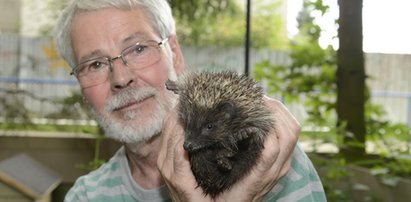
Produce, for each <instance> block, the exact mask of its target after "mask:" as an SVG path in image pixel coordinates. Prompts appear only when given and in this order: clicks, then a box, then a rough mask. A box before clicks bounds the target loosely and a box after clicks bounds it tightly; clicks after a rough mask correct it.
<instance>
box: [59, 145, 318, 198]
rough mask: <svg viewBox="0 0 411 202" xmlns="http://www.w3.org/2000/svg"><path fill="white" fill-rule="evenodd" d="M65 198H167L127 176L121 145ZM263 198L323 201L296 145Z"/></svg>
mask: <svg viewBox="0 0 411 202" xmlns="http://www.w3.org/2000/svg"><path fill="white" fill-rule="evenodd" d="M64 201H65V202H72V201H73V202H79V201H90V202H105V201H122V202H129V201H130V202H136V201H137V202H140V201H141V202H143V201H144V202H145V201H153V202H154V201H171V199H170V197H169V195H168V192H167V189H166V187H165V186H162V187H160V188H157V189H150V190H147V189H144V188H142V187H140V186H139V185H138V184H137V183H136V182H135V181H134V180H133V177H132V176H131V171H130V168H129V166H128V162H127V157H126V153H125V149H124V147H121V148H120V149H119V150H118V151H117V153H116V154H115V155H114V156H113V157H112V158H111V159H110V160H109V161H108V162H107V163H105V164H104V165H102V166H101V167H100V168H98V169H97V170H95V171H92V172H90V173H89V174H87V175H84V176H81V177H80V178H78V179H77V180H76V182H75V184H74V186H73V187H72V188H71V189H70V190H69V192H68V193H67V195H66V197H65V200H64ZM265 201H277V202H282V201H286V202H289V201H293V202H294V201H303V202H304V201H326V198H325V193H324V190H323V186H322V184H321V181H320V178H319V176H318V174H317V172H316V170H315V168H314V166H313V165H312V163H311V161H310V159H309V158H308V157H307V155H306V154H305V153H304V151H302V149H301V148H300V147H299V146H297V147H296V149H295V150H294V153H293V159H292V163H291V169H290V171H289V172H288V173H287V175H286V176H284V177H283V178H281V179H280V181H279V182H278V183H277V185H276V186H275V187H274V188H273V190H271V192H269V193H268V194H267V196H266V200H265Z"/></svg>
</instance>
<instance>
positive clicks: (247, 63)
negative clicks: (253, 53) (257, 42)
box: [244, 0, 251, 76]
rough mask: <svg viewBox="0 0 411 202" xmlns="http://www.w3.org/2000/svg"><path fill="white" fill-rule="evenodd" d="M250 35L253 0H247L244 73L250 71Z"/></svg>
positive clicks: (246, 73)
mask: <svg viewBox="0 0 411 202" xmlns="http://www.w3.org/2000/svg"><path fill="white" fill-rule="evenodd" d="M250 35H251V0H247V13H246V33H245V69H244V74H245V75H247V76H248V75H249V74H250V73H249V71H250Z"/></svg>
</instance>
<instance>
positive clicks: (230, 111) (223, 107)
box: [218, 101, 236, 119]
mask: <svg viewBox="0 0 411 202" xmlns="http://www.w3.org/2000/svg"><path fill="white" fill-rule="evenodd" d="M218 110H219V111H220V112H223V116H224V117H225V118H226V119H230V118H232V117H234V115H235V113H236V107H235V105H234V103H233V102H229V101H227V102H223V103H221V104H220V105H219V106H218Z"/></svg>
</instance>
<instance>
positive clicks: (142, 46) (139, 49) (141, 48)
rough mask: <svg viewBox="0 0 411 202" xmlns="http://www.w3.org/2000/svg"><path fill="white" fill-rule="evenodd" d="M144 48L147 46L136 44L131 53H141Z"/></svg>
mask: <svg viewBox="0 0 411 202" xmlns="http://www.w3.org/2000/svg"><path fill="white" fill-rule="evenodd" d="M146 48H147V46H145V45H137V46H135V47H134V49H133V53H134V54H141V53H143V52H144V51H145V49H146Z"/></svg>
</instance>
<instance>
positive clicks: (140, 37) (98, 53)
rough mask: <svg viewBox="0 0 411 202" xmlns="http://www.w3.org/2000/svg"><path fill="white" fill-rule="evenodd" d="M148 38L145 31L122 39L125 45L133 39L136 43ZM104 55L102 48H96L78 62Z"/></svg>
mask: <svg viewBox="0 0 411 202" xmlns="http://www.w3.org/2000/svg"><path fill="white" fill-rule="evenodd" d="M136 39H137V40H136ZM148 39H149V37H148V36H147V34H145V33H143V32H135V33H133V34H131V35H130V36H128V37H126V38H124V39H123V40H122V41H121V43H122V44H123V46H127V45H130V42H131V41H132V42H134V43H136V42H140V41H144V40H148ZM103 56H104V55H103V52H102V51H101V50H99V49H97V50H94V51H93V52H91V53H89V54H87V55H84V56H82V57H81V58H80V60H79V63H78V64H80V63H82V62H84V61H87V60H90V59H93V58H97V57H103Z"/></svg>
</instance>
